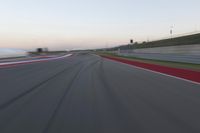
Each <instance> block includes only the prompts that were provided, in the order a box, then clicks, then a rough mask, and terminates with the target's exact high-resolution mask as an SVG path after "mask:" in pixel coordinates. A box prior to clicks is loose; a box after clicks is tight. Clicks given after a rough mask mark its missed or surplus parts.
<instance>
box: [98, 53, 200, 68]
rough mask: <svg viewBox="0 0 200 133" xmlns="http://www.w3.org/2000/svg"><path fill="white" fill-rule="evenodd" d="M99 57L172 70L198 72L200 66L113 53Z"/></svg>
mask: <svg viewBox="0 0 200 133" xmlns="http://www.w3.org/2000/svg"><path fill="white" fill-rule="evenodd" d="M98 54H100V55H107V56H114V57H119V58H125V59H128V60H134V61H139V62H144V63H150V64H157V65H162V66H168V67H173V68H182V69H188V70H195V71H200V64H192V63H180V62H174V61H163V60H152V59H143V58H137V57H132V56H131V57H130V56H120V55H117V54H113V53H105V52H104V53H98Z"/></svg>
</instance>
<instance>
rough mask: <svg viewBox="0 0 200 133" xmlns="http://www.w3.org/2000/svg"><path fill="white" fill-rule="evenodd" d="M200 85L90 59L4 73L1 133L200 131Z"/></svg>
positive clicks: (75, 58)
mask: <svg viewBox="0 0 200 133" xmlns="http://www.w3.org/2000/svg"><path fill="white" fill-rule="evenodd" d="M199 132H200V85H198V84H193V83H190V82H186V81H183V80H180V79H176V78H172V77H168V76H164V75H160V74H156V73H153V72H149V71H145V70H142V69H138V68H135V67H132V66H129V65H126V64H122V63H119V62H114V61H111V60H108V59H103V58H101V57H98V56H95V55H90V54H76V55H73V56H71V57H67V58H65V59H59V60H54V61H49V62H40V63H34V64H27V65H21V66H15V67H10V68H1V69H0V133H199Z"/></svg>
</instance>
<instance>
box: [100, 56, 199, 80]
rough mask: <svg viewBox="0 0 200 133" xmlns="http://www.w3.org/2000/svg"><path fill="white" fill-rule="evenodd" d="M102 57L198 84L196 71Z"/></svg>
mask: <svg viewBox="0 0 200 133" xmlns="http://www.w3.org/2000/svg"><path fill="white" fill-rule="evenodd" d="M102 57H104V58H107V59H111V60H115V61H119V62H123V63H126V64H129V65H133V66H137V67H141V68H145V69H149V70H152V71H156V72H160V73H163V74H167V75H171V76H175V77H179V78H183V79H186V80H190V81H194V82H198V83H200V72H197V71H192V70H185V69H179V68H171V67H167V66H160V65H155V64H149V63H143V62H138V61H132V60H127V59H122V58H117V57H110V56H102Z"/></svg>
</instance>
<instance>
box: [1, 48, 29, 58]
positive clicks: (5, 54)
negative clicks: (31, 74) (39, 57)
mask: <svg viewBox="0 0 200 133" xmlns="http://www.w3.org/2000/svg"><path fill="white" fill-rule="evenodd" d="M24 56H28V52H26V51H24V50H20V49H5V48H0V58H12V57H24Z"/></svg>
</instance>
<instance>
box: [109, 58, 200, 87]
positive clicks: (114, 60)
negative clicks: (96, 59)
mask: <svg viewBox="0 0 200 133" xmlns="http://www.w3.org/2000/svg"><path fill="white" fill-rule="evenodd" d="M109 60H111V61H115V60H112V59H109ZM115 62H118V63H122V64H124V65H127V66H131V67H135V68H137V69H141V70H145V71H148V72H152V73H156V74H160V75H163V76H167V77H171V78H175V79H179V80H183V81H186V82H190V83H193V84H197V85H200V83H199V82H195V81H192V80H188V79H184V78H181V77H176V76H172V75H169V74H165V73H161V72H157V71H153V70H150V69H146V68H142V67H138V66H134V65H130V64H126V63H123V62H119V61H115Z"/></svg>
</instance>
